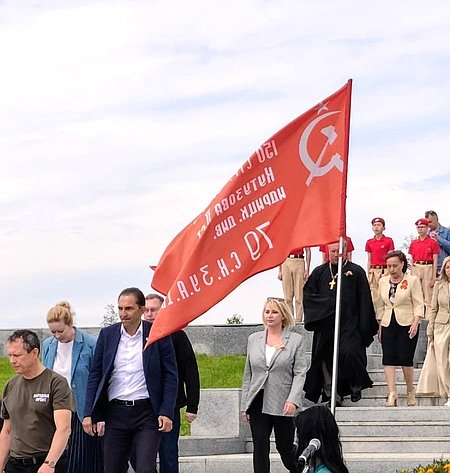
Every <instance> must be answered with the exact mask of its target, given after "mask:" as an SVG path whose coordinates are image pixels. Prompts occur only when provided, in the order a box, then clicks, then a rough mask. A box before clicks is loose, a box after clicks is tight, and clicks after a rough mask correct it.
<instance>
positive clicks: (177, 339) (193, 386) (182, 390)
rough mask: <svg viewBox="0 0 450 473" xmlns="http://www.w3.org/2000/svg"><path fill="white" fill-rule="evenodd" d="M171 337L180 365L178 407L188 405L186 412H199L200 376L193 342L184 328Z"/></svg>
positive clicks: (178, 364) (178, 365)
mask: <svg viewBox="0 0 450 473" xmlns="http://www.w3.org/2000/svg"><path fill="white" fill-rule="evenodd" d="M171 337H172V343H173V348H174V349H175V356H176V359H177V367H178V396H177V406H176V407H177V409H181V408H182V407H184V406H187V407H186V412H190V413H191V414H197V411H198V404H199V402H200V376H199V373H198V365H197V360H196V358H195V353H194V350H193V348H192V344H191V342H190V341H189V338H188V336H187V335H186V333H185V332H184V331H183V330H178V331H177V332H174V333H172V335H171Z"/></svg>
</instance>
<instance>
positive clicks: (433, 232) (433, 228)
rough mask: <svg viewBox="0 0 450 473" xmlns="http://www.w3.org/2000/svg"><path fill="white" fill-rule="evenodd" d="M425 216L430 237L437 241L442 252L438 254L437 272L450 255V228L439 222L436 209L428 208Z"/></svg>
mask: <svg viewBox="0 0 450 473" xmlns="http://www.w3.org/2000/svg"><path fill="white" fill-rule="evenodd" d="M425 218H426V219H428V232H429V235H430V237H431V238H432V239H433V240H435V241H436V242H437V244H438V245H439V248H440V250H441V252H440V253H439V255H438V261H437V272H438V273H439V272H440V270H441V267H442V261H443V260H444V258H446V257H447V256H450V229H448V228H445V227H443V226H442V225H441V224H440V223H439V218H438V215H437V213H436V212H435V211H434V210H427V211H426V212H425Z"/></svg>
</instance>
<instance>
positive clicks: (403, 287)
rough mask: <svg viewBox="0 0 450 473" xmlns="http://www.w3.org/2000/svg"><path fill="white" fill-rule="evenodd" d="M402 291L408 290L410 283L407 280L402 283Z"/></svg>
mask: <svg viewBox="0 0 450 473" xmlns="http://www.w3.org/2000/svg"><path fill="white" fill-rule="evenodd" d="M400 288H401V289H408V281H407V280H406V279H405V280H403V281H402V285H401V286H400Z"/></svg>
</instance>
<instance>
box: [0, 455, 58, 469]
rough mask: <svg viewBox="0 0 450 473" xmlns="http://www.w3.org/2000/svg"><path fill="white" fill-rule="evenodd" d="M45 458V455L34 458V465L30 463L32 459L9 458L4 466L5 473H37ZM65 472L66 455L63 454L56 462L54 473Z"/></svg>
mask: <svg viewBox="0 0 450 473" xmlns="http://www.w3.org/2000/svg"><path fill="white" fill-rule="evenodd" d="M46 458H47V455H42V456H39V457H35V461H36V463H31V462H32V461H33V459H32V458H26V459H24V458H22V459H15V458H12V457H9V458H8V461H7V462H6V465H5V473H37V471H38V470H39V468H40V467H41V466H42V464H43V463H44V460H45V459H46ZM27 463H30V464H27ZM66 471H67V453H66V452H64V453H63V454H62V455H61V457H60V459H59V460H58V463H57V464H56V467H55V473H66Z"/></svg>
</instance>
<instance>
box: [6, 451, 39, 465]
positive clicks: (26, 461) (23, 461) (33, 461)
mask: <svg viewBox="0 0 450 473" xmlns="http://www.w3.org/2000/svg"><path fill="white" fill-rule="evenodd" d="M46 458H47V454H45V455H41V456H40V457H30V458H15V457H9V458H8V462H9V463H11V464H13V465H23V466H30V465H39V464H40V465H42V463H44V460H45V459H46Z"/></svg>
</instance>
